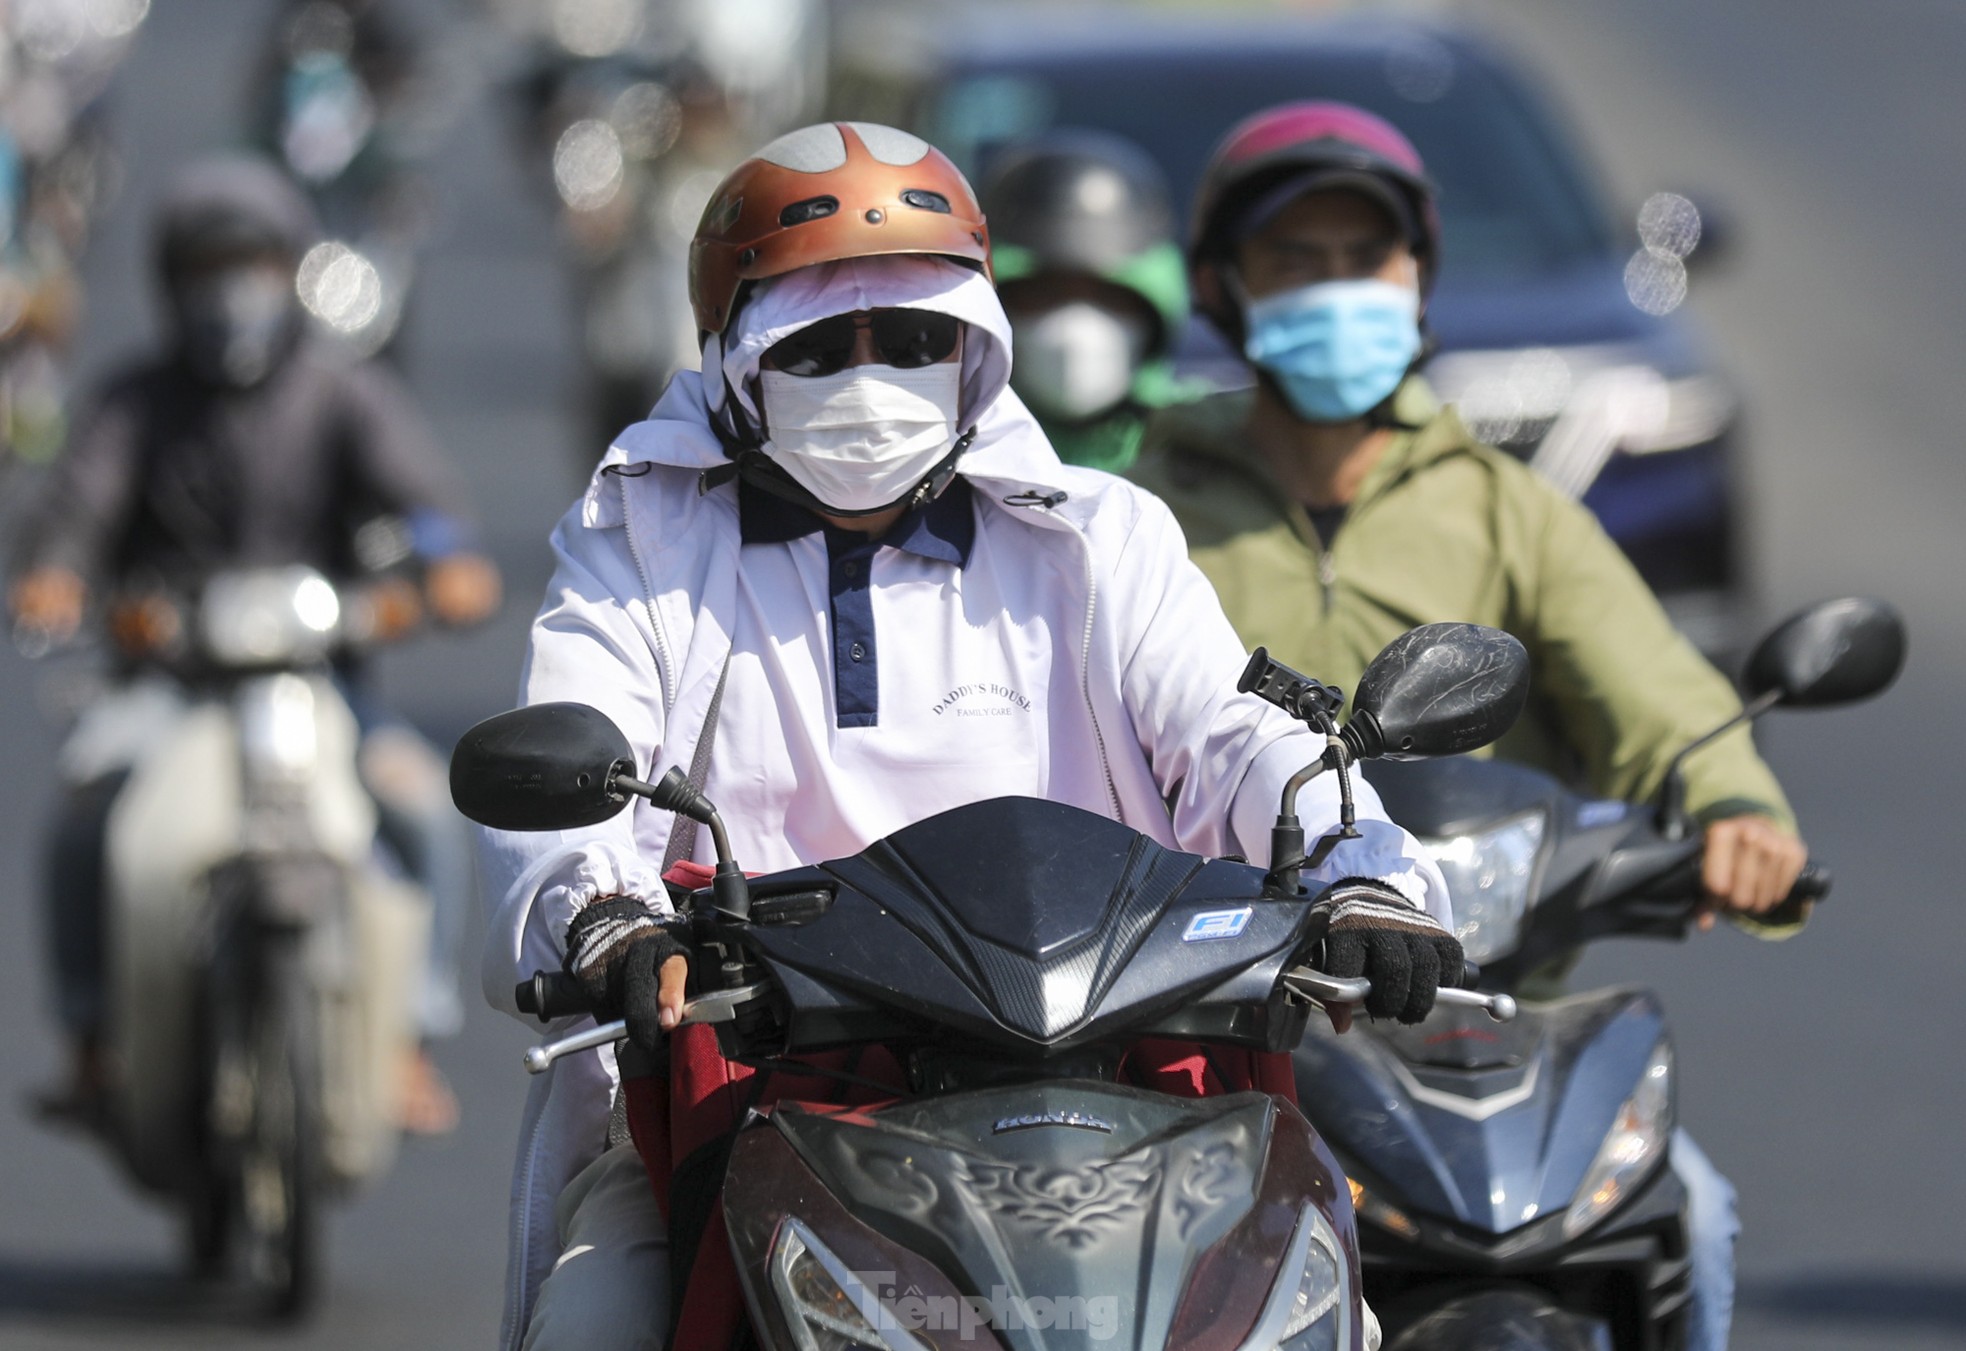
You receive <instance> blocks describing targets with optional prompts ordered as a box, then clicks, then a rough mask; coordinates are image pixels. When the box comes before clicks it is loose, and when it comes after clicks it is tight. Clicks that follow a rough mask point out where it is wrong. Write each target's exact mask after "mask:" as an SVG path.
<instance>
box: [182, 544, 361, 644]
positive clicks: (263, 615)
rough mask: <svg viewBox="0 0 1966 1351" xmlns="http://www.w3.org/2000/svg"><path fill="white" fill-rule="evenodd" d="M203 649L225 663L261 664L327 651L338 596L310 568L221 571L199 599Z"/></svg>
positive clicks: (335, 620)
mask: <svg viewBox="0 0 1966 1351" xmlns="http://www.w3.org/2000/svg"><path fill="white" fill-rule="evenodd" d="M198 613H199V625H200V628H201V629H202V631H203V635H204V641H205V650H206V651H207V652H209V653H210V654H211V656H212V658H213V660H215V661H217V662H219V663H221V664H223V665H226V666H263V665H271V664H274V663H278V662H284V661H296V660H306V659H311V658H315V657H320V656H323V655H325V654H326V652H327V651H328V649H329V647H330V646H331V645H332V644H333V641H334V638H335V633H336V630H337V628H338V626H339V625H340V623H341V599H340V597H339V596H337V595H336V594H335V589H334V586H333V584H332V583H330V582H329V581H328V579H327V578H325V577H323V576H321V574H320V573H318V572H316V571H314V570H313V569H312V568H306V567H295V568H269V569H265V570H261V571H250V572H232V573H221V574H219V575H218V576H216V577H214V578H213V579H212V580H211V582H210V583H209V584H208V585H207V586H206V587H205V594H204V596H203V598H202V599H201V601H200V603H199V610H198Z"/></svg>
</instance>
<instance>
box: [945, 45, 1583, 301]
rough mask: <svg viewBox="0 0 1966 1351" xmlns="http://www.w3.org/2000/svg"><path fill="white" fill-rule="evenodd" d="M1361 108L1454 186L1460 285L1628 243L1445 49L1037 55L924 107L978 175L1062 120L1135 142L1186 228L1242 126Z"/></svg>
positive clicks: (968, 80) (1547, 141)
mask: <svg viewBox="0 0 1966 1351" xmlns="http://www.w3.org/2000/svg"><path fill="white" fill-rule="evenodd" d="M1305 98H1328V99H1339V100H1343V101H1345V102H1348V103H1356V104H1358V105H1360V106H1361V107H1365V108H1369V109H1371V110H1372V111H1374V112H1376V113H1379V114H1380V115H1381V116H1383V117H1386V118H1387V119H1389V120H1390V121H1392V122H1393V123H1394V124H1395V125H1396V126H1398V127H1399V128H1400V129H1401V130H1402V131H1404V132H1405V133H1406V134H1407V135H1408V136H1409V137H1410V138H1411V139H1412V140H1413V143H1414V144H1415V146H1417V147H1418V149H1419V151H1420V154H1421V157H1422V158H1424V159H1425V160H1426V162H1427V167H1428V169H1429V171H1430V172H1431V173H1432V174H1433V176H1434V179H1435V181H1436V183H1438V184H1439V187H1440V209H1441V218H1442V229H1443V231H1444V233H1445V236H1446V238H1445V242H1444V246H1443V247H1444V249H1445V253H1446V256H1447V258H1448V260H1449V263H1448V268H1449V275H1450V276H1451V277H1452V278H1453V279H1454V280H1456V281H1463V282H1472V281H1498V280H1506V279H1508V278H1511V277H1517V276H1525V275H1535V274H1539V273H1545V272H1547V271H1549V270H1550V269H1553V268H1560V267H1563V266H1566V265H1568V264H1572V263H1577V262H1581V261H1584V260H1586V259H1595V258H1598V257H1601V256H1603V255H1605V254H1607V253H1609V252H1611V251H1612V249H1613V243H1612V241H1611V239H1610V237H1609V232H1608V230H1607V228H1606V226H1605V224H1604V216H1603V213H1602V212H1601V211H1600V210H1599V208H1598V206H1597V203H1596V201H1595V197H1594V194H1593V192H1592V190H1591V188H1590V187H1589V185H1588V184H1587V183H1586V182H1585V181H1584V180H1583V179H1582V176H1581V174H1580V173H1579V172H1578V170H1577V169H1576V167H1575V166H1574V165H1573V164H1572V163H1571V161H1570V160H1569V157H1568V156H1567V155H1566V154H1565V153H1564V151H1563V149H1562V147H1561V146H1559V145H1558V144H1557V143H1556V141H1555V140H1554V139H1553V137H1552V136H1551V134H1550V132H1549V130H1548V129H1547V127H1546V126H1545V125H1544V124H1543V122H1542V120H1541V118H1540V117H1539V116H1538V115H1537V113H1535V112H1534V111H1533V110H1532V107H1531V105H1530V103H1529V101H1528V97H1527V95H1526V94H1525V92H1524V91H1522V90H1521V89H1519V88H1518V87H1517V86H1516V85H1515V84H1514V83H1513V82H1512V81H1510V80H1509V79H1508V78H1507V77H1506V76H1504V75H1502V74H1501V73H1499V72H1498V71H1496V70H1495V69H1493V68H1492V67H1490V66H1488V65H1486V64H1485V63H1479V62H1477V61H1474V60H1470V59H1467V58H1466V57H1465V56H1463V55H1462V54H1461V53H1460V52H1458V51H1456V50H1455V49H1453V48H1450V47H1448V46H1447V45H1446V44H1444V43H1440V42H1435V41H1431V40H1428V41H1425V42H1424V43H1420V44H1416V45H1408V46H1404V47H1396V48H1392V49H1389V50H1361V49H1358V48H1352V49H1349V50H1344V51H1338V52H1330V53H1306V52H1304V51H1303V50H1301V49H1299V50H1294V51H1287V52H1284V53H1280V54H1270V53H1252V52H1249V51H1247V50H1243V51H1236V52H1233V53H1222V54H1218V53H1204V54H1199V55H1193V56H1181V57H1178V58H1176V57H1170V56H1167V55H1164V54H1161V53H1149V54H1128V55H1125V56H1124V57H1120V56H1115V55H1101V56H1097V57H1081V58H1079V59H1076V60H1074V59H1070V58H1067V59H1061V60H1044V59H1035V60H1032V61H1029V62H1027V63H1025V64H1021V65H1017V66H1004V67H999V68H996V69H974V70H971V71H968V72H966V73H964V74H962V75H960V76H958V77H957V78H956V79H954V80H952V81H950V82H949V83H947V84H945V85H944V86H943V87H942V89H941V90H940V91H939V92H938V93H937V94H935V95H933V96H931V98H930V100H929V102H928V106H927V107H926V108H925V109H924V118H923V127H924V131H925V134H926V135H927V136H928V139H929V140H931V141H933V142H934V143H935V144H936V145H939V146H941V147H942V148H943V149H944V150H946V151H947V152H948V153H949V154H950V155H951V156H952V157H953V158H954V159H955V160H956V162H957V163H958V164H959V165H961V167H962V168H963V169H964V170H965V171H966V172H969V173H971V174H976V173H978V172H980V171H983V170H986V169H987V168H988V160H989V155H990V152H991V150H992V148H993V147H994V146H996V145H999V144H1001V143H1003V142H1004V141H1007V140H1010V139H1013V138H1015V137H1018V136H1022V135H1027V134H1029V133H1031V132H1034V131H1039V130H1042V129H1044V128H1046V127H1051V126H1091V127H1101V128H1104V129H1106V130H1109V131H1113V132H1117V133H1119V134H1120V135H1123V136H1128V137H1131V138H1132V139H1133V140H1135V141H1137V142H1139V143H1140V144H1141V145H1143V146H1144V147H1146V148H1147V149H1148V150H1149V151H1151V152H1152V153H1153V155H1154V156H1155V158H1156V159H1158V160H1159V161H1160V163H1161V166H1162V167H1163V168H1164V169H1165V170H1166V171H1167V174H1168V178H1169V181H1170V183H1171V185H1172V186H1173V189H1174V193H1175V200H1176V202H1177V204H1178V206H1179V209H1180V211H1181V212H1182V219H1185V218H1186V211H1187V204H1188V202H1189V201H1190V199H1191V198H1192V196H1193V192H1194V187H1195V183H1196V181H1197V179H1199V177H1200V175H1201V170H1202V166H1203V165H1204V164H1205V163H1206V161H1207V158H1208V154H1209V151H1211V150H1212V149H1213V148H1214V147H1215V144H1216V142H1217V141H1218V140H1219V139H1220V138H1221V136H1222V134H1223V133H1224V132H1226V131H1227V130H1228V128H1229V127H1230V126H1232V125H1233V124H1234V123H1235V122H1236V121H1237V120H1239V119H1240V118H1242V117H1244V116H1246V115H1247V114H1249V113H1252V112H1255V111H1257V110H1259V109H1261V108H1265V107H1268V106H1270V105H1272V104H1277V103H1283V102H1286V101H1289V100H1292V99H1305Z"/></svg>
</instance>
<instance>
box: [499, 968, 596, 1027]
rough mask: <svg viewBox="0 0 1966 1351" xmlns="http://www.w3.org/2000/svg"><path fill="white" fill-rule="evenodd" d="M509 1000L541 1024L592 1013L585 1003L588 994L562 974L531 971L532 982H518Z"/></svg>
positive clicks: (588, 1005)
mask: <svg viewBox="0 0 1966 1351" xmlns="http://www.w3.org/2000/svg"><path fill="white" fill-rule="evenodd" d="M512 998H513V1001H514V1002H515V1003H517V1004H518V1006H519V1012H521V1013H530V1014H532V1015H533V1016H534V1017H535V1018H537V1019H539V1021H540V1022H542V1023H550V1022H552V1021H553V1020H554V1019H555V1018H568V1017H572V1016H573V1015H574V1014H577V1013H592V1012H593V1006H592V1005H591V1004H589V1003H588V1002H587V992H586V991H585V990H583V989H581V988H580V982H579V981H577V980H575V979H574V978H573V977H572V976H569V975H568V974H567V973H566V972H564V971H535V972H533V973H532V979H531V980H522V981H520V982H519V986H518V988H517V989H516V990H514V991H513V992H512Z"/></svg>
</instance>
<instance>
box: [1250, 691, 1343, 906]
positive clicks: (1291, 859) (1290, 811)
mask: <svg viewBox="0 0 1966 1351" xmlns="http://www.w3.org/2000/svg"><path fill="white" fill-rule="evenodd" d="M1322 721H1323V723H1324V724H1325V725H1324V728H1323V730H1324V732H1325V752H1324V758H1323V759H1321V760H1314V761H1312V762H1311V763H1310V764H1308V765H1305V766H1304V767H1303V768H1302V769H1300V770H1298V771H1297V772H1296V773H1295V774H1293V775H1291V776H1290V781H1289V782H1288V783H1286V784H1284V786H1283V801H1282V802H1281V803H1279V804H1278V807H1277V821H1276V824H1275V825H1274V826H1272V827H1270V871H1269V874H1268V876H1266V877H1265V878H1264V879H1263V880H1264V881H1265V882H1267V883H1268V884H1269V885H1270V886H1272V887H1274V888H1275V889H1276V890H1278V891H1281V892H1282V893H1283V894H1284V895H1286V896H1295V895H1296V894H1297V890H1298V887H1299V886H1300V885H1301V883H1302V871H1303V869H1304V868H1305V867H1306V866H1307V865H1308V866H1310V867H1313V868H1315V867H1317V866H1318V865H1319V864H1321V863H1323V862H1324V860H1325V859H1326V858H1328V857H1330V855H1331V851H1332V850H1333V849H1335V848H1337V847H1338V845H1339V844H1340V843H1341V842H1342V841H1344V840H1356V839H1358V838H1360V837H1359V833H1358V810H1357V807H1356V805H1355V804H1354V803H1353V801H1352V783H1351V776H1350V774H1348V773H1347V772H1346V767H1347V766H1348V765H1349V764H1350V763H1351V750H1350V748H1349V747H1348V746H1347V745H1346V744H1345V743H1344V742H1343V741H1342V740H1340V739H1339V738H1338V737H1337V736H1335V735H1333V734H1332V731H1331V726H1330V719H1328V718H1326V719H1322ZM1334 767H1335V768H1336V769H1337V771H1338V829H1337V830H1335V831H1333V832H1332V833H1331V834H1329V835H1326V836H1324V837H1323V838H1322V839H1320V840H1319V841H1318V847H1317V852H1316V853H1314V854H1313V855H1311V856H1310V857H1309V858H1306V857H1305V856H1304V826H1303V823H1302V822H1300V821H1299V820H1298V819H1297V795H1298V794H1299V793H1301V792H1303V791H1304V785H1305V784H1307V783H1309V782H1310V781H1311V780H1312V779H1315V778H1316V777H1317V776H1318V775H1320V774H1322V773H1324V771H1325V770H1327V769H1331V768H1334Z"/></svg>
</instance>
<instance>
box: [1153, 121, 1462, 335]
mask: <svg viewBox="0 0 1966 1351" xmlns="http://www.w3.org/2000/svg"><path fill="white" fill-rule="evenodd" d="M1327 187H1329V188H1341V187H1350V188H1355V189H1357V190H1359V191H1363V192H1366V193H1368V194H1370V195H1371V196H1374V197H1377V198H1378V199H1379V200H1381V201H1383V202H1384V203H1385V204H1386V206H1387V207H1388V208H1389V209H1390V210H1391V211H1392V212H1393V214H1394V217H1395V218H1396V219H1398V220H1400V221H1401V222H1402V223H1404V224H1405V225H1406V226H1407V228H1408V230H1409V233H1410V235H1411V242H1412V247H1413V253H1414V256H1415V257H1416V258H1417V259H1418V260H1419V263H1420V290H1421V293H1422V294H1423V295H1424V294H1425V293H1426V292H1427V291H1429V290H1430V289H1432V286H1433V278H1434V272H1435V270H1436V269H1437V267H1438V266H1439V260H1440V213H1439V212H1438V211H1436V210H1435V208H1434V187H1433V183H1432V182H1431V181H1430V180H1429V179H1428V178H1427V167H1426V165H1425V164H1423V163H1421V161H1420V152H1419V151H1417V150H1415V149H1414V148H1413V143H1412V142H1411V141H1409V140H1407V139H1406V137H1405V136H1403V135H1402V134H1401V133H1400V131H1399V129H1398V128H1397V127H1395V126H1393V124H1392V123H1390V122H1388V121H1386V120H1385V119H1384V118H1382V117H1379V116H1377V115H1375V114H1373V113H1368V112H1366V111H1365V110H1364V109H1363V108H1356V107H1353V106H1352V105H1351V104H1349V103H1331V102H1321V101H1310V102H1304V103H1285V104H1281V105H1279V106H1278V107H1275V108H1269V109H1266V110H1265V111H1263V112H1260V113H1256V114H1254V115H1252V116H1250V117H1247V118H1245V119H1243V121H1241V122H1240V123H1238V124H1237V125H1236V126H1235V128H1234V129H1233V130H1231V131H1230V132H1229V134H1228V135H1227V136H1225V137H1223V138H1222V142H1221V144H1220V145H1218V146H1216V147H1215V153H1214V154H1212V155H1210V156H1209V159H1208V168H1207V169H1206V170H1205V171H1204V172H1203V174H1202V180H1201V188H1200V190H1199V191H1198V192H1196V194H1195V212H1194V219H1193V222H1192V224H1191V226H1190V229H1189V233H1188V262H1189V265H1190V267H1192V268H1196V269H1199V268H1201V267H1202V266H1203V265H1204V264H1212V263H1217V262H1220V261H1222V260H1223V259H1226V258H1227V257H1229V256H1230V254H1231V253H1232V252H1233V250H1234V248H1235V245H1236V243H1237V242H1238V241H1239V239H1240V238H1241V236H1242V227H1243V226H1244V225H1245V224H1246V223H1247V221H1248V218H1249V217H1250V215H1251V214H1252V212H1254V211H1256V210H1258V209H1261V208H1263V207H1265V206H1266V205H1270V204H1271V203H1272V202H1273V201H1274V196H1275V194H1277V193H1278V192H1283V193H1284V194H1286V196H1287V197H1296V196H1298V195H1299V194H1301V193H1303V192H1307V191H1310V190H1312V189H1314V188H1327ZM1274 204H1275V205H1281V203H1280V202H1275V203H1274ZM1198 289H1199V290H1200V292H1201V296H1200V297H1199V298H1200V299H1201V301H1202V304H1203V308H1204V310H1205V311H1207V312H1209V313H1210V317H1211V318H1215V319H1217V320H1218V322H1219V321H1220V320H1221V319H1222V318H1224V317H1227V316H1222V315H1216V314H1214V313H1213V312H1212V311H1213V308H1214V307H1213V306H1210V305H1209V304H1208V300H1209V298H1210V295H1211V294H1212V293H1215V292H1217V291H1219V288H1217V287H1213V286H1202V287H1200V288H1198Z"/></svg>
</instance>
